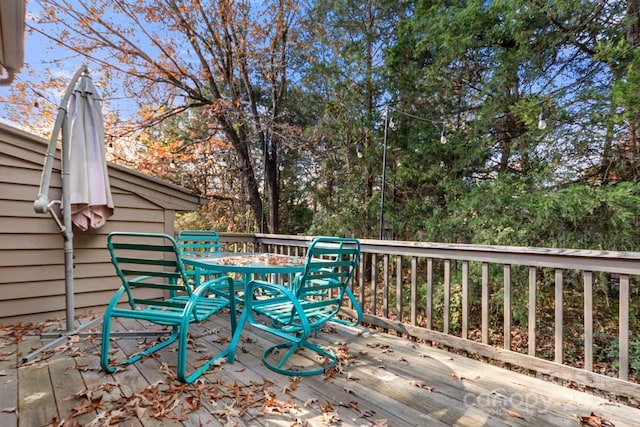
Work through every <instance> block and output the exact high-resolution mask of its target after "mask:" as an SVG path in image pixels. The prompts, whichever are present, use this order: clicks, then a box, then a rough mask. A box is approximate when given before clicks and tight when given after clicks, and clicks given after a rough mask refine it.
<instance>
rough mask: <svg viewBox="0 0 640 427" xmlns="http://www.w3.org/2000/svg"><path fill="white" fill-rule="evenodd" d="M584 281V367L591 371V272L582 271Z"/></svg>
mask: <svg viewBox="0 0 640 427" xmlns="http://www.w3.org/2000/svg"><path fill="white" fill-rule="evenodd" d="M582 277H583V282H584V369H586V370H587V371H589V372H593V273H592V272H590V271H585V272H584V273H582Z"/></svg>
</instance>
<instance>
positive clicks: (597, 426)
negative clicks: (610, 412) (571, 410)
mask: <svg viewBox="0 0 640 427" xmlns="http://www.w3.org/2000/svg"><path fill="white" fill-rule="evenodd" d="M578 418H579V419H580V424H582V425H587V426H589V427H615V424H613V423H612V422H611V421H609V420H607V419H606V418H603V417H601V416H599V415H596V414H594V413H593V412H592V413H591V415H587V416H581V417H578Z"/></svg>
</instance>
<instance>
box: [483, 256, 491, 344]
mask: <svg viewBox="0 0 640 427" xmlns="http://www.w3.org/2000/svg"><path fill="white" fill-rule="evenodd" d="M482 343H483V344H488V343H489V264H488V263H486V262H483V263H482Z"/></svg>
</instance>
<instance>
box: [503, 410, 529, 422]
mask: <svg viewBox="0 0 640 427" xmlns="http://www.w3.org/2000/svg"><path fill="white" fill-rule="evenodd" d="M507 415H508V416H510V417H513V418H520V419H521V420H524V419H525V418H524V417H523V416H522V415H520V414H519V413H517V412H515V411H510V410H507Z"/></svg>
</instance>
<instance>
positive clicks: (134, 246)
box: [107, 232, 192, 309]
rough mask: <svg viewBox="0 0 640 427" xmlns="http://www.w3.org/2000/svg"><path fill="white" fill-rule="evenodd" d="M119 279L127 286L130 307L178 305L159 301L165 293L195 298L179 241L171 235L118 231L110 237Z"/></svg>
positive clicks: (108, 245)
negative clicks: (160, 296)
mask: <svg viewBox="0 0 640 427" xmlns="http://www.w3.org/2000/svg"><path fill="white" fill-rule="evenodd" d="M107 247H108V248H109V252H110V253H111V262H112V263H113V265H114V267H115V269H116V272H117V273H118V277H120V280H121V281H122V285H123V286H124V287H125V290H126V294H127V297H128V299H129V305H130V306H131V308H132V309H136V307H137V306H138V305H141V304H143V305H146V306H167V307H171V306H173V305H174V304H172V303H170V302H167V301H164V300H163V299H162V298H159V296H158V292H153V291H165V292H167V291H168V293H169V296H170V297H175V296H178V295H185V296H191V292H192V291H191V288H190V287H189V286H186V285H185V284H187V283H189V281H188V279H187V276H186V274H185V269H184V264H183V263H182V260H181V259H180V251H179V249H178V244H177V242H176V241H175V239H174V238H173V237H171V236H169V235H167V234H156V233H127V232H114V233H111V234H109V236H108V237H107Z"/></svg>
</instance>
